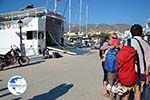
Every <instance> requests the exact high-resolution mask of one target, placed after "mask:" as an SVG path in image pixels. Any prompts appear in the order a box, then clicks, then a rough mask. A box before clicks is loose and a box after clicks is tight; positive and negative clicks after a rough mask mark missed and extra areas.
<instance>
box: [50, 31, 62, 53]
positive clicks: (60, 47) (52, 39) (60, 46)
mask: <svg viewBox="0 0 150 100" xmlns="http://www.w3.org/2000/svg"><path fill="white" fill-rule="evenodd" d="M48 34H49V36H50V37H51V38H52V40H53V41H54V42H55V43H56V44H57V45H58V46H59V47H60V48H61V49H63V50H65V48H64V47H62V46H61V45H60V44H59V43H58V42H57V41H56V40H55V39H54V37H53V36H52V35H51V33H49V32H48Z"/></svg>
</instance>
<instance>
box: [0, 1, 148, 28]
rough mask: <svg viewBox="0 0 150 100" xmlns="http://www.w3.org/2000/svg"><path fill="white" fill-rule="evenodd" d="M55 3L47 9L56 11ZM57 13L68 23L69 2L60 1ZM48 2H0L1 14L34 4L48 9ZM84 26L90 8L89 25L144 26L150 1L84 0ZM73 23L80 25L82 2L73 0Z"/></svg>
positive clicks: (49, 2)
mask: <svg viewBox="0 0 150 100" xmlns="http://www.w3.org/2000/svg"><path fill="white" fill-rule="evenodd" d="M54 1H55V0H48V3H47V8H48V9H50V10H52V11H53V10H54ZM59 1H60V2H58V4H57V12H59V13H61V14H62V15H64V17H65V20H66V22H68V8H69V7H68V3H67V2H68V0H59ZM46 2H47V0H0V13H3V12H11V11H17V10H19V9H21V8H24V7H26V6H27V5H28V4H33V5H34V7H46ZM82 2H83V3H82V4H83V5H82V14H81V16H82V24H85V23H86V6H88V8H89V9H88V19H87V22H88V24H130V25H132V24H135V23H138V24H142V25H145V23H146V21H147V19H148V18H150V0H82ZM71 11H72V12H71V15H72V16H71V23H73V24H79V15H80V13H79V11H80V0H72V7H71Z"/></svg>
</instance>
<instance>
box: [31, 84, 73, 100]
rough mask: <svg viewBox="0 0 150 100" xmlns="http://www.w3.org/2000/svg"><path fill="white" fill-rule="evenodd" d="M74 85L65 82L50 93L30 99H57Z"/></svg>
mask: <svg viewBox="0 0 150 100" xmlns="http://www.w3.org/2000/svg"><path fill="white" fill-rule="evenodd" d="M72 87H73V84H66V83H63V84H61V85H59V86H57V87H55V88H53V89H52V90H50V91H49V92H48V93H44V94H40V95H37V96H34V97H33V98H32V99H29V100H56V99H57V98H59V97H60V96H63V95H64V94H66V93H67V92H68V91H69V90H70V89H71V88H72Z"/></svg>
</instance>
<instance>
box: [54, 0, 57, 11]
mask: <svg viewBox="0 0 150 100" xmlns="http://www.w3.org/2000/svg"><path fill="white" fill-rule="evenodd" d="M56 9H57V0H55V8H54V12H56Z"/></svg>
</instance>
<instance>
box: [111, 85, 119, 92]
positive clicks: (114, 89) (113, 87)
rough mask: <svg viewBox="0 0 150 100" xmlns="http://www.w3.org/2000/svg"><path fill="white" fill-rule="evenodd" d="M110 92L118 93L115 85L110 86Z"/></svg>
mask: <svg viewBox="0 0 150 100" xmlns="http://www.w3.org/2000/svg"><path fill="white" fill-rule="evenodd" d="M111 92H112V93H118V88H117V85H113V86H112V88H111Z"/></svg>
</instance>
